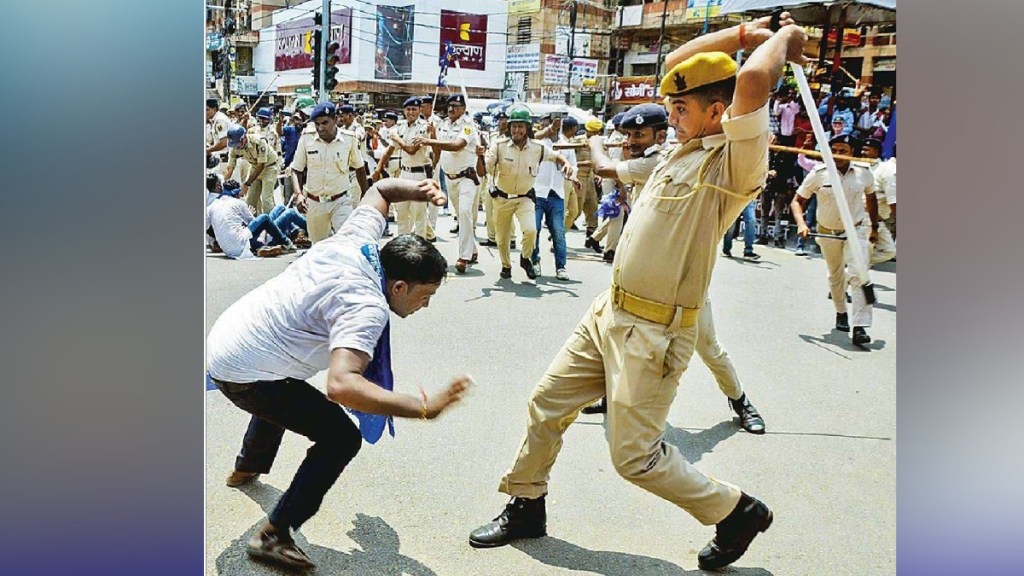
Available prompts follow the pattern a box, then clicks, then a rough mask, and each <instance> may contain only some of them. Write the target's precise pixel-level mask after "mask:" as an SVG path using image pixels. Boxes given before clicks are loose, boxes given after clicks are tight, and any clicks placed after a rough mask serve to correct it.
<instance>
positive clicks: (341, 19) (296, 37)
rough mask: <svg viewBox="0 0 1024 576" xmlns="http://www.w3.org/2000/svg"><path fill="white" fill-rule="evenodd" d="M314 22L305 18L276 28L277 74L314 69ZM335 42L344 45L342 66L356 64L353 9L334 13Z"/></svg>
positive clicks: (332, 38)
mask: <svg viewBox="0 0 1024 576" xmlns="http://www.w3.org/2000/svg"><path fill="white" fill-rule="evenodd" d="M313 26H314V25H313V19H312V18H301V19H299V20H293V21H290V22H285V23H283V24H278V25H277V26H275V29H276V31H277V40H276V43H275V46H274V71H275V72H283V71H285V70H297V69H301V68H312V67H313V47H312V45H311V44H310V43H311V42H312V41H313ZM331 40H333V41H335V42H337V43H338V44H340V45H341V49H339V50H338V57H339V58H340V59H339V60H338V63H339V64H350V63H351V62H352V9H351V8H342V9H340V10H334V11H332V12H331Z"/></svg>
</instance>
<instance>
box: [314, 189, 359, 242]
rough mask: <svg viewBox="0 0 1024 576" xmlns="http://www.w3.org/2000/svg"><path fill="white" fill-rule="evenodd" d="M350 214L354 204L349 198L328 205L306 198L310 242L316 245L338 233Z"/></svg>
mask: <svg viewBox="0 0 1024 576" xmlns="http://www.w3.org/2000/svg"><path fill="white" fill-rule="evenodd" d="M350 214H352V203H351V202H350V201H349V198H348V196H342V197H341V198H338V199H337V200H335V201H333V202H327V203H326V204H325V203H322V202H316V201H314V200H312V199H309V198H306V231H307V232H308V233H309V241H310V242H312V243H314V244H315V243H317V242H319V241H321V240H323V239H325V238H328V237H330V236H331V234H333V233H337V232H338V230H341V225H342V224H344V223H345V220H348V217H349V215H350ZM332 228H333V232H332V231H331V229H332Z"/></svg>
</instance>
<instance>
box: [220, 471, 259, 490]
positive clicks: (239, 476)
mask: <svg viewBox="0 0 1024 576" xmlns="http://www.w3.org/2000/svg"><path fill="white" fill-rule="evenodd" d="M259 477H260V473H259V472H239V471H238V470H235V471H234V472H232V473H231V475H230V476H228V479H227V480H225V481H224V483H225V484H227V485H228V486H230V487H231V488H237V487H239V486H244V485H245V484H248V483H250V482H253V481H255V480H256V479H257V478H259Z"/></svg>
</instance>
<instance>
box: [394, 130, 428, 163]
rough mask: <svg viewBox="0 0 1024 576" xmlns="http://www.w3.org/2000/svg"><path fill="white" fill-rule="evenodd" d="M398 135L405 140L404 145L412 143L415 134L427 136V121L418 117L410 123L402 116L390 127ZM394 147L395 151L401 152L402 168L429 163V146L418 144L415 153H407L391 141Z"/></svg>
mask: <svg viewBox="0 0 1024 576" xmlns="http://www.w3.org/2000/svg"><path fill="white" fill-rule="evenodd" d="M391 130H392V131H393V132H394V133H395V134H398V137H399V138H401V139H402V141H403V142H405V144H406V146H408V145H411V144H412V139H413V138H415V137H417V136H423V137H424V138H426V137H427V121H426V120H424V119H422V118H418V119H417V120H416V121H415V122H413V123H412V124H409V123H408V122H406V121H405V119H404V118H403V119H402V120H400V121H399V122H398V124H395V127H394V128H392V129H391ZM391 145H392V146H394V147H395V151H396V152H401V153H402V168H403V169H404V168H406V167H408V168H416V167H417V166H426V165H428V164H430V163H431V162H430V146H420V149H419V150H417V151H416V153H415V154H407V153H406V152H405V150H402V148H401V147H399V146H398V145H397V144H394V143H391Z"/></svg>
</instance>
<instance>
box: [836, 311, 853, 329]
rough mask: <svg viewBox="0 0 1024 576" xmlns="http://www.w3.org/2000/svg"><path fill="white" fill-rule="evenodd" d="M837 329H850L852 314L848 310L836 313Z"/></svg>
mask: <svg viewBox="0 0 1024 576" xmlns="http://www.w3.org/2000/svg"><path fill="white" fill-rule="evenodd" d="M836 330H839V331H840V332H849V331H850V316H849V315H848V314H847V313H846V312H840V313H838V314H836Z"/></svg>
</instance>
